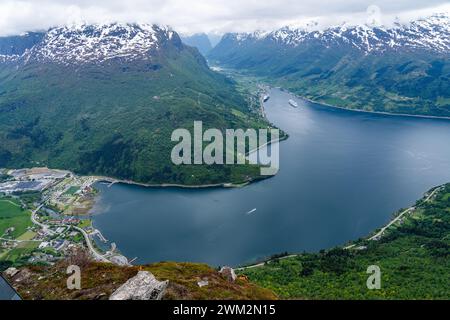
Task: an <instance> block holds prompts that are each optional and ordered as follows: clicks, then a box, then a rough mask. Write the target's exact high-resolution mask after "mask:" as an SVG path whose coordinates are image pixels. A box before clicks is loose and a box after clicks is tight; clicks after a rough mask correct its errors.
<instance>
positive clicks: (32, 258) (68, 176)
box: [0, 168, 129, 267]
mask: <svg viewBox="0 0 450 320" xmlns="http://www.w3.org/2000/svg"><path fill="white" fill-rule="evenodd" d="M99 180H101V179H100V178H97V177H82V176H77V175H75V174H73V173H71V172H69V171H63V170H53V169H48V168H31V169H19V170H12V169H0V264H5V266H4V267H10V266H12V267H14V266H20V265H22V264H30V263H31V264H50V265H52V264H54V263H56V262H57V261H59V260H61V259H64V258H65V257H67V256H69V255H70V254H71V253H73V252H74V251H76V250H78V249H85V250H89V252H90V254H91V256H92V258H94V259H95V260H97V261H102V262H112V263H115V264H118V265H128V264H129V262H128V260H127V258H125V257H124V256H122V255H121V254H120V253H119V252H117V249H116V246H115V244H114V243H109V242H108V240H107V239H106V238H105V237H104V236H103V235H102V234H101V232H100V231H99V230H97V229H95V228H94V227H93V226H92V220H91V219H90V211H91V209H92V207H93V205H94V203H95V195H96V190H95V188H94V187H93V185H94V184H95V183H96V182H98V181H99Z"/></svg>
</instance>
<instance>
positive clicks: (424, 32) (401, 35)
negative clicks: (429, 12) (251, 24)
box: [226, 14, 450, 52]
mask: <svg viewBox="0 0 450 320" xmlns="http://www.w3.org/2000/svg"><path fill="white" fill-rule="evenodd" d="M226 37H228V38H229V39H234V40H235V41H236V42H237V43H242V42H245V41H273V42H275V43H278V44H283V45H286V46H289V47H297V46H300V45H302V44H308V43H321V44H324V45H326V46H330V47H331V46H334V45H349V46H352V47H354V48H357V49H358V50H362V51H365V52H371V51H380V52H383V51H386V50H389V49H400V48H401V49H409V50H415V49H426V50H434V51H438V52H448V51H450V18H449V15H448V14H436V15H433V16H431V17H429V18H426V19H420V20H416V21H413V22H411V23H409V24H399V23H397V24H395V25H394V26H393V27H383V26H368V25H357V26H351V25H346V24H345V23H344V24H342V25H340V26H336V27H331V28H328V29H325V30H313V31H311V30H308V29H306V28H297V27H294V26H286V27H283V28H281V29H279V30H276V31H272V32H262V31H257V32H254V33H241V34H229V35H227V36H226Z"/></svg>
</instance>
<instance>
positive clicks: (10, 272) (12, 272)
mask: <svg viewBox="0 0 450 320" xmlns="http://www.w3.org/2000/svg"><path fill="white" fill-rule="evenodd" d="M18 273H19V270H17V269H16V268H12V267H11V268H8V269H6V271H5V272H4V274H5V276H7V277H9V278H13V277H14V276H15V275H16V274H18Z"/></svg>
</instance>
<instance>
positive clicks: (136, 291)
mask: <svg viewBox="0 0 450 320" xmlns="http://www.w3.org/2000/svg"><path fill="white" fill-rule="evenodd" d="M168 284H169V281H167V280H166V281H158V280H156V278H155V276H154V275H153V274H151V273H150V272H148V271H139V272H138V274H137V275H136V276H135V277H133V278H131V279H129V280H128V281H127V282H125V283H124V284H123V285H122V286H120V287H119V289H117V290H116V291H115V292H114V293H113V294H112V295H111V296H110V297H109V300H161V298H162V297H163V296H164V293H165V292H166V289H167V286H168Z"/></svg>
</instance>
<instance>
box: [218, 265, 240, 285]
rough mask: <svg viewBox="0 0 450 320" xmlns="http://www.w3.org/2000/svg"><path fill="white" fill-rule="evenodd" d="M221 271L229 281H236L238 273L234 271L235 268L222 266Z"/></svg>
mask: <svg viewBox="0 0 450 320" xmlns="http://www.w3.org/2000/svg"><path fill="white" fill-rule="evenodd" d="M219 273H220V274H221V275H222V276H224V277H225V278H226V279H227V280H228V281H229V282H234V281H236V278H237V277H236V273H235V272H234V269H233V268H230V267H222V269H220V271H219Z"/></svg>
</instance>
